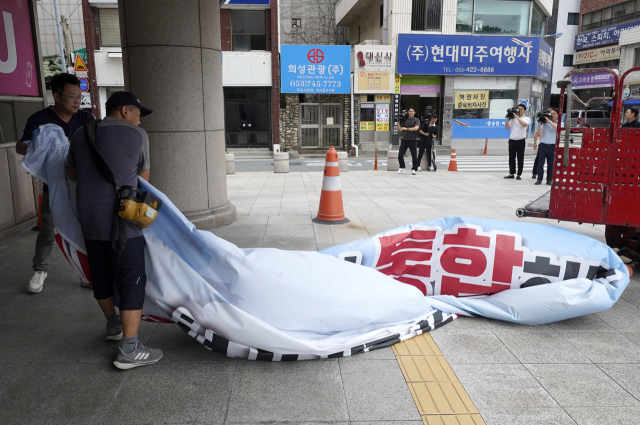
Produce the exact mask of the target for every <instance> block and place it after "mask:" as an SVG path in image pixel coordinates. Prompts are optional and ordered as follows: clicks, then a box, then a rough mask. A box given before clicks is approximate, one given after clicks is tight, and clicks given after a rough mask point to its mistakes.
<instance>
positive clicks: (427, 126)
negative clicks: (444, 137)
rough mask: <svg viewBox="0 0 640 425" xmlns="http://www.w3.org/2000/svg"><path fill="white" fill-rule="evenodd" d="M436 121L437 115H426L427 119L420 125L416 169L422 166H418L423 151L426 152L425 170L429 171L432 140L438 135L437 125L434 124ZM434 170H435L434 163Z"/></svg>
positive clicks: (420, 162)
mask: <svg viewBox="0 0 640 425" xmlns="http://www.w3.org/2000/svg"><path fill="white" fill-rule="evenodd" d="M436 121H438V116H437V115H431V116H427V120H425V122H423V123H422V125H421V126H420V131H419V133H420V149H419V150H418V170H421V169H422V168H421V167H420V166H419V165H420V164H422V155H424V153H425V151H426V153H427V171H431V159H432V156H433V154H432V151H433V142H434V140H435V138H436V137H438V126H437V125H436ZM433 165H434V170H435V164H433Z"/></svg>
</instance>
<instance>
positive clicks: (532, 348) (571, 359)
mask: <svg viewBox="0 0 640 425" xmlns="http://www.w3.org/2000/svg"><path fill="white" fill-rule="evenodd" d="M544 329H545V327H542V328H541V329H538V328H536V327H530V326H521V327H520V330H519V331H517V330H512V331H494V333H495V334H496V336H497V337H498V339H500V341H502V343H503V344H504V345H505V346H506V347H507V348H508V349H509V350H510V351H511V353H513V355H514V356H516V357H517V359H518V360H520V362H522V363H591V361H590V360H589V359H588V358H586V357H585V356H584V355H582V354H581V353H580V352H579V351H578V350H576V349H575V348H574V347H573V346H572V345H571V344H570V343H569V342H567V341H566V340H565V339H564V338H562V337H561V336H560V335H558V334H557V333H556V332H555V331H552V330H544ZM546 329H549V328H546Z"/></svg>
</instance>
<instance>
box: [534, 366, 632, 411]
mask: <svg viewBox="0 0 640 425" xmlns="http://www.w3.org/2000/svg"><path fill="white" fill-rule="evenodd" d="M525 367H526V368H527V369H528V370H529V372H531V374H532V375H533V376H534V377H535V378H536V379H537V380H538V382H540V384H541V385H542V386H543V387H544V388H545V389H546V390H547V391H548V392H549V394H551V396H552V397H553V398H554V399H555V400H556V401H557V402H558V404H560V406H562V407H570V406H573V407H576V406H583V407H595V406H621V407H640V402H638V400H636V399H635V398H633V397H632V396H631V395H629V393H628V392H627V391H625V390H624V389H623V388H622V387H620V385H618V384H617V383H616V382H615V381H614V380H613V379H611V378H610V377H609V376H607V375H606V374H605V373H604V372H603V371H602V370H600V369H599V368H598V367H597V366H596V365H591V364H576V365H569V364H561V365H552V364H548V365H544V364H527V365H525Z"/></svg>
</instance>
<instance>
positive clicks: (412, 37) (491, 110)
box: [335, 0, 553, 155]
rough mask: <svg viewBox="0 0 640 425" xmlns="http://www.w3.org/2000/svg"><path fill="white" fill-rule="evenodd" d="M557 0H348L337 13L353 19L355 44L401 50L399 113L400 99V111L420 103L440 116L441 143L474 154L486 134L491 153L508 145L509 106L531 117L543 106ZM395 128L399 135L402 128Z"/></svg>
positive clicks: (342, 19)
mask: <svg viewBox="0 0 640 425" xmlns="http://www.w3.org/2000/svg"><path fill="white" fill-rule="evenodd" d="M552 5H553V3H552V0H540V1H538V0H536V1H510V0H500V1H496V0H387V1H382V0H379V1H367V0H341V1H340V2H339V3H338V5H337V6H336V13H335V15H336V22H337V23H338V25H347V26H349V30H350V32H349V33H350V42H351V44H352V45H358V44H363V43H371V44H378V43H379V44H382V45H385V44H386V45H389V46H393V47H394V48H396V49H397V50H396V52H397V53H396V55H397V61H398V62H397V75H398V77H399V81H398V83H399V84H397V85H396V86H397V88H398V89H399V92H398V93H396V95H395V96H396V97H394V100H393V102H392V103H393V104H394V108H393V112H395V109H396V108H395V104H397V105H398V107H397V110H398V112H399V113H401V112H402V111H403V110H406V109H407V108H408V107H409V106H413V107H414V108H417V115H418V116H419V117H420V118H421V119H422V120H424V119H427V117H429V116H431V115H436V116H437V117H438V122H439V124H440V128H441V134H440V140H439V141H440V143H442V144H444V145H450V146H451V147H453V148H456V149H457V151H458V152H459V153H460V154H463V155H464V154H469V155H472V154H479V153H482V152H483V150H484V145H485V140H486V139H489V152H490V153H505V152H506V149H507V140H508V133H509V132H508V131H507V130H505V128H504V125H505V116H506V109H508V108H513V107H516V106H517V105H518V104H519V103H525V104H527V105H528V107H529V109H528V114H529V115H530V116H532V117H533V116H535V114H536V113H537V112H538V111H540V110H541V109H542V107H543V104H544V102H543V101H544V98H543V97H544V92H545V90H546V88H547V84H548V83H549V81H550V80H551V78H552V75H551V74H552V70H551V62H552V60H551V54H552V51H551V48H550V47H549V46H548V45H547V44H546V43H545V41H544V40H543V37H544V35H545V34H547V32H546V21H547V18H548V17H549V16H551V13H552ZM485 53H486V55H485ZM361 114H362V111H361ZM392 118H393V121H395V120H396V118H397V117H396V116H394V117H392ZM533 121H534V124H533V125H532V126H531V127H530V135H531V136H532V135H533V131H535V125H536V123H535V120H533ZM356 129H357V128H356ZM391 133H392V134H391V139H392V140H393V138H394V136H395V134H394V133H396V131H395V130H394V129H391Z"/></svg>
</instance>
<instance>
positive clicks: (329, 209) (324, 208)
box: [317, 146, 345, 221]
mask: <svg viewBox="0 0 640 425" xmlns="http://www.w3.org/2000/svg"><path fill="white" fill-rule="evenodd" d="M317 218H318V220H322V221H341V220H344V219H345V217H344V206H343V205H342V188H341V186H340V169H339V168H338V152H336V150H335V149H334V148H333V146H331V147H330V148H329V150H328V151H327V157H326V162H325V164H324V178H323V179H322V192H321V193H320V207H319V208H318V217H317Z"/></svg>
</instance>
